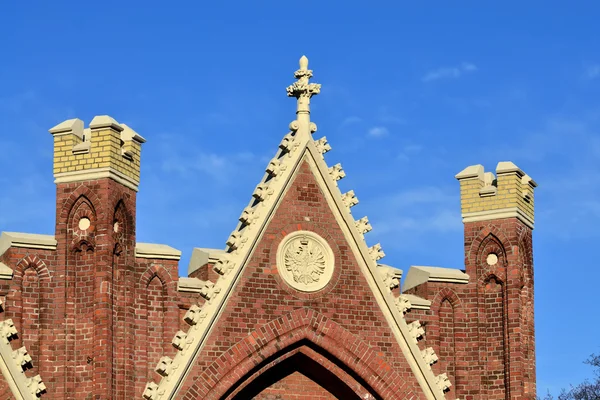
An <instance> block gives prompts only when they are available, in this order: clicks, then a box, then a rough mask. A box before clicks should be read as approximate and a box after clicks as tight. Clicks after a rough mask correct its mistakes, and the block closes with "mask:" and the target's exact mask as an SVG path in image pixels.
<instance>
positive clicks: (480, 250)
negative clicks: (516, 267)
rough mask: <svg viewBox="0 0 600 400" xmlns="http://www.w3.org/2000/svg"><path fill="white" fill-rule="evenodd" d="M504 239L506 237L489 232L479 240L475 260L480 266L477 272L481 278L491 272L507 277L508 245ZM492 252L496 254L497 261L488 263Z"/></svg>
mask: <svg viewBox="0 0 600 400" xmlns="http://www.w3.org/2000/svg"><path fill="white" fill-rule="evenodd" d="M497 233H499V232H497ZM503 240H505V239H502V238H500V237H498V236H497V235H496V234H495V233H492V232H488V233H487V235H485V237H483V239H482V240H481V241H480V242H479V245H478V247H477V251H476V253H475V262H476V265H477V266H478V267H479V268H477V272H478V274H479V278H480V279H481V278H483V277H484V276H487V275H489V274H490V273H492V274H494V275H498V276H500V277H502V279H503V280H504V279H506V267H507V265H508V254H507V247H506V245H505V244H504V243H506V242H504V241H503ZM509 248H510V246H509ZM492 254H493V255H495V256H496V262H495V263H494V264H490V263H488V257H489V256H490V255H492ZM485 279H487V278H485Z"/></svg>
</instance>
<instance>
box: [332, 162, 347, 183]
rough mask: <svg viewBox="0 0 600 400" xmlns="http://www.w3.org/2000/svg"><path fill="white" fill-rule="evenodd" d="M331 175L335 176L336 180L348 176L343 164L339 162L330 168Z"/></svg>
mask: <svg viewBox="0 0 600 400" xmlns="http://www.w3.org/2000/svg"><path fill="white" fill-rule="evenodd" d="M329 175H331V177H332V178H333V180H334V181H339V180H340V179H343V178H345V177H346V173H345V172H344V170H343V169H342V164H340V163H337V164H335V165H334V166H333V167H330V168H329Z"/></svg>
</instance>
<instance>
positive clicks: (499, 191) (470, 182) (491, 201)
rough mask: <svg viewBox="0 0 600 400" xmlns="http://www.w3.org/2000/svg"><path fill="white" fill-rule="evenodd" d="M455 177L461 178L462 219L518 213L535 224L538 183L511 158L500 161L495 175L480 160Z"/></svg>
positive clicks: (496, 216) (505, 216)
mask: <svg viewBox="0 0 600 400" xmlns="http://www.w3.org/2000/svg"><path fill="white" fill-rule="evenodd" d="M456 179H458V181H459V182H460V203H461V212H462V217H463V222H475V221H485V220H492V219H502V218H510V217H516V218H518V219H520V220H521V221H523V222H524V223H525V224H527V225H528V226H529V227H530V228H533V225H534V203H533V200H534V199H533V197H534V196H533V192H534V189H535V187H536V186H537V184H536V183H535V181H534V180H533V179H531V177H530V176H529V175H527V174H525V173H524V172H523V171H522V170H521V169H520V168H519V167H517V166H516V165H515V164H513V163H512V162H510V161H504V162H500V163H498V166H497V167H496V175H495V176H494V174H493V173H491V172H485V171H484V169H483V166H482V165H480V164H478V165H472V166H470V167H467V168H465V169H464V170H462V171H461V172H459V173H458V174H457V175H456Z"/></svg>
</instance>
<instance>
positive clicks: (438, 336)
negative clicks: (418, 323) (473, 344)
mask: <svg viewBox="0 0 600 400" xmlns="http://www.w3.org/2000/svg"><path fill="white" fill-rule="evenodd" d="M446 305H447V306H446ZM448 308H449V309H448ZM431 310H432V311H433V313H434V315H436V316H437V323H436V324H434V325H433V326H432V327H431V329H428V330H427V336H428V339H429V340H431V342H432V343H433V344H434V350H435V352H436V354H437V355H438V357H439V362H438V363H437V364H435V365H434V366H433V368H434V371H435V372H436V374H439V373H447V374H448V377H449V378H450V381H451V382H452V386H451V387H450V390H449V392H447V393H446V396H447V397H448V398H453V396H454V397H456V396H455V394H456V393H455V390H456V388H457V387H458V386H459V385H462V384H463V383H464V381H465V379H464V378H465V377H464V372H463V371H462V370H461V366H460V365H459V363H458V362H457V361H458V360H459V359H460V356H461V355H462V354H463V353H464V348H463V345H462V343H461V341H460V340H459V341H458V343H457V340H456V337H457V334H458V335H459V337H460V334H461V333H463V332H462V331H461V321H457V320H458V319H459V318H460V316H461V315H462V311H463V304H462V301H461V299H460V298H459V297H458V295H457V294H456V292H455V291H454V290H452V289H451V288H449V287H444V288H442V289H440V291H439V292H437V293H436V295H435V297H434V298H433V300H432V302H431ZM458 352H461V354H458Z"/></svg>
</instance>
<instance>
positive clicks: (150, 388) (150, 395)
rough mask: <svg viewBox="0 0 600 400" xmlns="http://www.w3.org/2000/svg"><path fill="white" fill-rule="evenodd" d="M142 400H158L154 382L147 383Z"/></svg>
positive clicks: (156, 387) (156, 386)
mask: <svg viewBox="0 0 600 400" xmlns="http://www.w3.org/2000/svg"><path fill="white" fill-rule="evenodd" d="M143 396H144V399H146V400H155V399H158V385H157V384H156V383H154V382H148V383H147V384H146V388H145V389H144V394H143Z"/></svg>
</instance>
